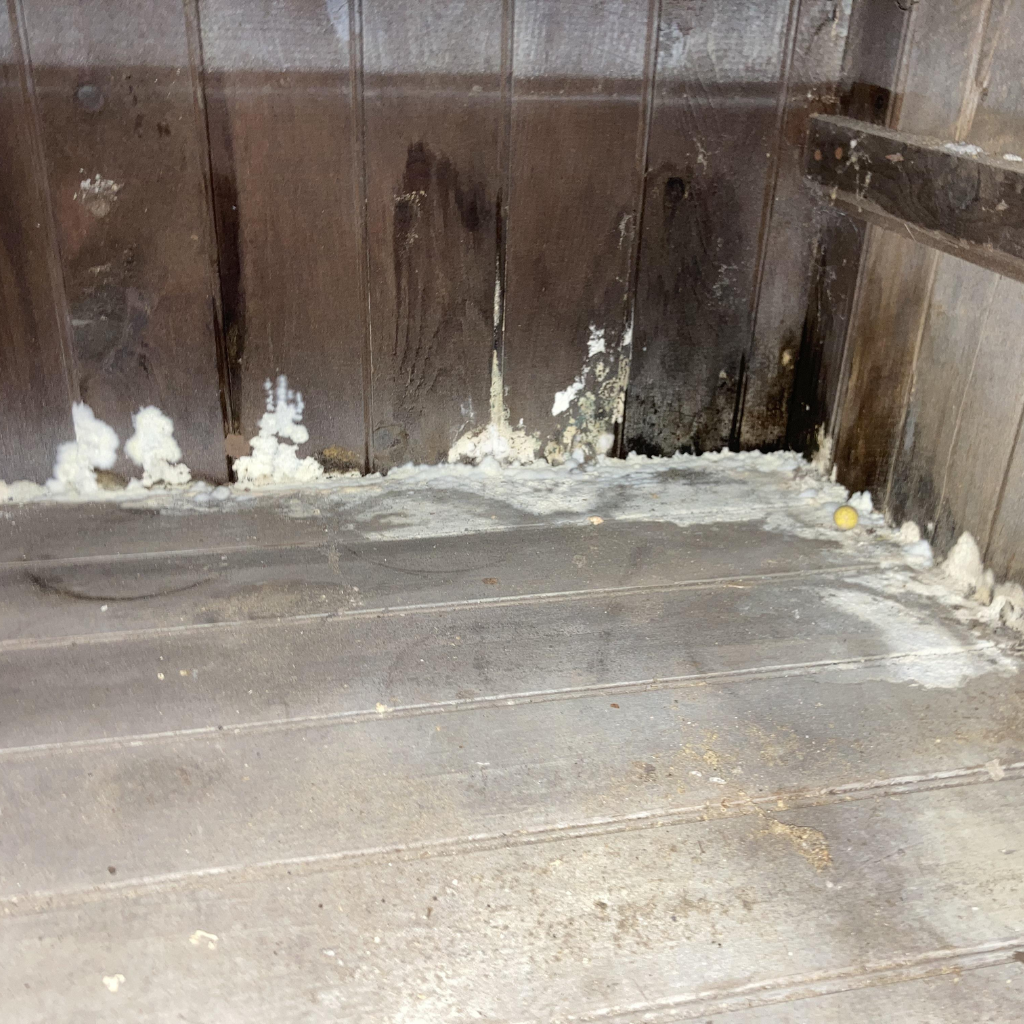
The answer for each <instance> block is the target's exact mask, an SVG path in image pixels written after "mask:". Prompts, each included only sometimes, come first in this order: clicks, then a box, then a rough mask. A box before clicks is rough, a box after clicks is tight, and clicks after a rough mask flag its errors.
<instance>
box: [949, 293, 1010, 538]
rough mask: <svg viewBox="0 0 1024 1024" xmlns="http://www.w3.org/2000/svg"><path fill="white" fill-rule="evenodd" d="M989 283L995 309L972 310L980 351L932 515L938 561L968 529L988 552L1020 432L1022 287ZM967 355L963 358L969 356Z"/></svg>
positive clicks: (976, 353) (975, 357)
mask: <svg viewBox="0 0 1024 1024" xmlns="http://www.w3.org/2000/svg"><path fill="white" fill-rule="evenodd" d="M988 277H989V279H990V281H991V285H992V301H991V304H990V305H989V306H988V308H985V307H984V306H983V307H981V308H980V309H974V310H972V311H971V316H970V320H971V322H972V323H973V325H974V336H973V341H974V345H975V349H974V353H973V359H972V361H971V366H970V375H969V377H968V378H967V381H966V384H965V386H964V389H963V392H962V394H961V396H960V402H959V407H958V409H957V422H956V432H955V434H954V436H953V440H952V443H951V446H950V451H949V460H948V463H947V466H946V472H945V474H944V477H943V489H942V493H941V495H940V498H939V503H938V506H937V511H936V515H935V533H934V537H933V539H932V543H933V545H934V547H935V548H936V550H937V551H938V552H939V553H940V554H944V553H945V552H946V551H948V550H949V549H950V548H951V547H952V546H953V544H954V543H955V541H956V539H957V537H959V535H960V534H961V533H962V532H963V531H965V530H967V531H969V532H970V533H971V534H973V535H974V537H975V539H976V540H977V541H978V544H979V546H980V547H981V549H982V550H983V551H984V550H985V548H986V547H987V546H988V542H989V536H990V534H991V530H992V522H993V519H994V517H995V514H996V506H997V502H998V499H999V492H1000V488H1001V486H1002V481H1003V478H1004V475H1005V473H1006V471H1007V467H1008V464H1009V462H1010V455H1011V452H1012V450H1013V444H1014V435H1015V432H1016V425H1017V423H1018V422H1019V421H1020V418H1021V414H1022V412H1024V346H1022V345H1021V344H1020V326H1021V321H1022V317H1024V284H1021V283H1020V282H1019V281H1011V280H1010V279H1008V278H1005V277H1004V278H999V277H996V276H995V275H993V274H989V275H988ZM965 349H966V350H965V352H964V355H966V354H967V352H970V351H971V350H970V348H969V347H965ZM1018 536H1020V534H1018Z"/></svg>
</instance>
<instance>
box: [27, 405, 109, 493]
mask: <svg viewBox="0 0 1024 1024" xmlns="http://www.w3.org/2000/svg"><path fill="white" fill-rule="evenodd" d="M71 422H72V423H73V424H74V428H75V439H74V441H65V442H64V443H63V444H62V445H60V446H59V447H58V448H57V461H56V462H55V463H54V466H53V476H52V477H51V478H50V479H49V480H47V481H46V489H47V490H48V491H50V492H52V493H54V494H67V493H75V494H92V493H93V492H95V491H97V490H99V484H97V482H96V470H97V469H110V467H111V466H113V465H114V463H115V461H117V449H118V448H119V447H120V444H121V441H120V439H119V438H118V436H117V432H116V431H115V430H114V428H113V427H112V426H110V425H109V424H107V423H104V422H103V420H100V419H97V418H96V414H95V413H94V412H93V411H92V409H90V408H89V406H87V405H86V404H85V403H84V402H75V404H74V405H73V406H72V407H71Z"/></svg>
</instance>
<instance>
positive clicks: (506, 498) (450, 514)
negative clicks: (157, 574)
mask: <svg viewBox="0 0 1024 1024" xmlns="http://www.w3.org/2000/svg"><path fill="white" fill-rule="evenodd" d="M495 384H496V387H495V389H494V390H495V391H496V392H498V394H497V396H495V395H492V403H493V406H494V408H492V422H491V423H490V424H489V425H488V427H486V428H484V430H483V431H482V432H479V433H478V434H477V436H476V439H475V441H474V442H473V444H472V445H470V444H469V443H468V442H467V439H466V438H463V440H462V442H460V445H461V448H459V451H460V452H461V453H462V454H463V455H472V457H473V461H475V462H476V464H472V463H471V462H468V461H467V462H463V461H453V462H449V463H445V464H441V465H434V466H418V465H413V464H408V465H405V466H401V467H398V468H396V469H393V470H391V472H390V473H389V474H388V475H387V476H386V477H382V476H381V475H379V474H371V475H368V476H365V477H361V476H359V475H358V474H355V473H348V474H333V475H330V476H327V475H325V474H324V472H323V470H322V468H321V467H320V465H319V464H318V463H317V462H315V460H313V459H311V458H305V459H300V458H299V457H298V455H297V454H296V449H297V446H298V445H299V444H301V443H303V442H304V441H305V440H307V439H308V433H307V431H306V428H305V427H304V426H302V424H301V416H302V398H301V395H298V394H297V393H295V392H294V391H291V390H290V389H289V388H288V386H287V381H286V380H285V379H284V378H279V379H278V382H277V387H276V389H272V388H270V386H269V382H268V409H267V412H266V413H265V414H264V416H263V418H262V420H261V421H260V434H259V435H258V436H257V437H256V438H254V439H253V454H252V455H251V456H246V457H243V458H240V459H238V460H236V462H235V467H236V471H238V475H239V478H240V482H239V483H238V484H235V485H233V486H231V487H226V486H220V487H213V486H211V485H210V484H207V483H204V482H202V481H194V482H192V483H189V484H187V485H185V486H176V487H168V488H161V489H158V490H154V491H148V490H145V489H144V488H143V487H141V486H136V487H131V486H130V487H129V488H128V489H126V490H122V491H113V492H112V491H100V490H98V489H97V488H96V481H95V468H103V467H105V466H110V465H112V464H113V460H114V457H115V455H116V451H117V437H116V434H114V432H113V430H112V429H111V428H110V427H108V426H107V425H106V424H104V423H102V422H101V421H99V420H97V419H96V418H95V417H94V416H93V415H92V412H91V410H89V409H88V407H86V406H80V407H76V410H77V411H76V436H77V440H76V441H75V442H73V443H69V444H68V445H62V446H61V451H60V454H59V457H58V468H57V469H56V470H55V478H58V479H59V480H60V481H62V482H61V484H60V486H57V485H55V484H54V483H53V482H52V481H51V484H50V485H48V488H45V489H44V488H41V487H38V486H37V485H35V484H14V485H4V484H0V500H6V501H7V502H11V503H14V502H22V503H26V502H32V501H39V500H57V501H82V500H93V501H97V500H106V501H117V502H120V503H122V504H124V505H126V506H131V507H145V508H150V509H156V510H158V511H160V512H162V513H164V514H189V513H195V512H200V511H205V512H207V513H209V512H213V511H215V510H221V511H223V512H229V511H230V510H231V509H232V508H236V507H237V506H238V504H239V503H248V502H253V501H269V502H273V503H274V504H275V507H277V508H278V509H279V510H280V512H281V513H282V514H283V515H286V516H289V517H292V518H308V517H312V516H319V515H321V514H322V513H324V512H331V511H335V510H339V509H342V508H343V509H344V510H345V512H346V514H347V515H348V516H349V517H350V519H351V521H352V522H353V525H358V524H359V516H360V514H361V513H360V510H361V509H362V508H364V507H365V509H366V519H367V522H366V525H365V528H362V530H361V533H362V535H363V536H364V537H365V538H367V539H389V540H398V539H412V538H417V537H429V536H451V535H458V534H461V533H470V532H487V531H491V530H495V529H504V528H507V525H506V524H503V520H506V521H507V518H508V515H509V514H510V513H514V514H515V515H517V516H519V517H520V518H521V519H522V521H523V522H538V523H539V522H543V523H545V524H547V525H559V524H584V523H595V522H596V523H600V522H602V521H608V520H619V521H623V520H647V521H660V522H669V523H675V524H677V525H679V526H689V525H695V524H699V523H713V522H740V521H760V522H761V524H762V526H763V528H764V529H767V530H772V531H779V532H784V533H788V534H790V535H794V536H797V537H803V538H806V539H808V540H817V541H821V540H828V541H831V542H833V543H835V544H837V545H840V546H841V547H843V548H844V549H846V550H847V551H852V552H854V553H856V554H857V555H858V556H859V557H861V558H862V559H863V561H864V562H865V563H866V564H870V565H872V566H874V567H876V568H874V569H872V570H871V571H870V572H865V574H864V575H863V577H858V578H857V583H858V585H859V586H861V587H862V588H863V589H864V592H865V594H866V595H867V596H866V597H865V598H864V599H863V600H862V599H857V600H851V602H850V604H849V606H848V608H847V610H848V611H849V612H850V613H851V614H852V615H855V616H857V617H861V618H865V619H870V620H871V621H873V622H875V623H876V624H878V625H880V626H885V627H886V628H892V629H897V630H898V629H900V628H904V627H908V626H913V627H914V628H917V626H915V625H914V624H915V623H918V625H920V623H919V620H917V619H915V617H914V616H915V615H916V613H914V612H911V611H908V610H907V609H906V608H905V607H904V599H905V598H906V599H912V598H915V597H917V598H920V597H925V598H927V599H929V600H938V601H940V602H941V603H943V604H944V605H946V606H947V607H949V608H951V609H953V612H954V614H955V615H956V617H957V618H959V619H961V620H963V621H970V622H975V623H981V624H988V625H1004V626H1012V627H1013V628H1015V629H1017V630H1021V631H1024V590H1022V588H1021V587H1020V586H1018V585H1017V584H1005V583H1004V584H998V585H997V584H996V582H995V580H994V579H993V576H992V573H991V572H990V571H989V570H986V569H985V567H984V566H983V565H982V564H981V557H980V554H979V553H978V551H977V545H976V544H975V543H974V540H973V538H971V537H970V535H969V534H965V535H964V536H963V537H961V539H960V540H959V541H958V543H957V545H956V546H955V547H954V549H953V550H952V552H951V553H950V555H949V557H948V558H947V559H946V561H945V562H943V563H942V564H941V565H939V566H936V567H933V553H932V550H931V546H930V545H929V543H928V541H927V540H924V539H922V537H921V531H920V530H919V529H918V527H917V526H916V525H915V524H913V523H904V524H903V525H902V526H901V527H900V528H899V529H894V528H891V527H889V526H888V525H886V523H885V520H884V518H883V517H882V515H881V514H879V513H878V512H876V511H875V510H874V508H873V504H872V500H871V496H870V494H868V493H867V492H864V493H858V494H854V495H850V493H849V492H848V491H847V490H846V488H844V487H843V486H842V485H841V484H838V483H836V482H835V481H834V480H833V479H832V478H831V474H830V472H829V471H828V467H827V466H826V465H825V464H824V463H823V461H816V462H808V461H807V460H806V459H804V458H803V457H802V456H800V455H798V454H796V453H794V452H772V453H769V454H763V453H761V452H730V451H726V450H723V451H720V452H707V453H705V454H703V455H700V456H694V455H684V454H677V455H674V456H672V457H671V458H649V457H647V456H640V455H636V454H630V455H629V456H628V457H627V458H625V459H612V458H608V457H605V456H597V457H595V458H589V459H588V458H586V457H585V456H584V454H583V452H582V451H576V452H575V453H574V455H573V456H572V457H570V458H568V459H566V460H565V461H564V462H559V463H558V464H557V465H553V464H551V463H550V462H547V461H545V460H543V459H535V460H530V461H526V460H527V458H528V453H529V452H530V451H531V450H532V449H531V447H530V446H531V444H533V443H534V441H533V439H530V438H526V435H521V432H518V431H511V430H510V429H509V427H508V419H507V411H506V410H505V409H504V403H503V401H502V399H501V396H500V391H501V379H500V374H496V375H495ZM495 413H497V417H496V418H495V417H494V414H495ZM160 415H161V416H162V414H160ZM152 420H153V424H156V422H157V418H156V416H155V415H154V416H153V417H152ZM169 423H170V421H169V420H167V421H166V422H164V421H163V420H161V421H160V425H161V430H163V431H166V430H167V427H168V425H169ZM136 426H137V428H138V423H137V424H136ZM137 432H138V429H137ZM520 435H521V436H520ZM163 437H164V442H166V441H167V436H166V433H165V434H164V435H163ZM171 440H172V441H173V439H171ZM519 442H523V444H522V446H519ZM133 447H134V446H133ZM169 453H170V448H169V446H168V447H167V448H166V450H165V454H169ZM496 453H500V457H499V455H498V454H496ZM457 454H458V453H457V452H456V450H455V449H453V455H457ZM477 458H479V461H476V459H477ZM168 462H170V459H168ZM170 464H171V466H172V467H173V465H174V464H173V463H170ZM182 469H184V467H182ZM72 482H74V486H72ZM845 503H851V504H853V505H854V506H855V507H856V508H857V510H858V513H859V516H860V521H859V524H858V525H857V526H856V527H854V528H853V529H852V530H849V531H846V532H842V531H839V530H837V529H836V527H835V526H834V524H833V522H832V514H833V513H834V512H835V510H836V508H838V507H839V506H840V505H842V504H845ZM495 509H504V510H505V512H504V514H503V515H502V516H498V515H495V514H493V513H494V510H495ZM378 524H382V525H378ZM596 528H599V527H596ZM872 595H884V600H883V599H882V598H881V597H877V598H876V597H874V596H872ZM924 639H925V640H927V642H928V643H929V644H931V645H932V646H934V645H935V643H939V641H938V640H936V638H935V637H932V638H931V639H928V638H924ZM933 641H934V643H933ZM939 646H941V644H939ZM957 671H959V670H957ZM971 674H972V673H971V672H967V674H966V677H970V675H971ZM973 674H976V673H973ZM934 685H950V683H949V682H936V683H935V684H934Z"/></svg>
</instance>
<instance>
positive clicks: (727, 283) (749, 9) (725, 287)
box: [626, 0, 790, 455]
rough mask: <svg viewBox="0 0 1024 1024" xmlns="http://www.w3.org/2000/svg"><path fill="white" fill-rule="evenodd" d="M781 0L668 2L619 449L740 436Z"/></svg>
mask: <svg viewBox="0 0 1024 1024" xmlns="http://www.w3.org/2000/svg"><path fill="white" fill-rule="evenodd" d="M789 15H790V3H789V0H767V2H765V0H749V2H743V3H734V4H728V5H723V4H717V3H705V2H700V0H665V3H664V5H663V8H662V18H661V26H660V41H659V48H658V62H657V67H658V75H657V81H656V84H655V107H654V120H653V124H652V129H651V140H650V148H649V155H648V166H649V172H648V178H647V194H646V200H645V216H644V225H643V236H642V238H641V248H640V269H639V276H638V286H637V300H636V302H637V312H636V329H635V334H634V353H633V368H632V372H631V376H630V386H629V396H628V400H627V409H626V441H627V447H628V448H630V449H634V450H636V451H640V452H645V453H649V454H658V455H661V454H671V453H673V452H675V451H678V450H680V449H683V450H687V451H695V452H700V451H706V450H709V449H714V448H720V447H722V446H723V445H726V444H728V443H730V442H731V443H733V444H738V441H739V434H738V422H739V408H740V404H741V401H742V388H743V382H744V378H745V377H746V374H747V366H746V357H747V351H748V348H749V344H750V338H751V316H752V309H751V305H752V297H753V291H754V286H755V273H756V265H757V253H758V240H759V232H760V229H761V224H762V214H763V205H764V195H765V187H766V184H767V175H768V170H769V164H770V160H771V157H770V155H769V154H770V152H771V150H772V147H773V145H774V141H775V126H776V124H777V119H778V109H779V108H778V104H779V97H780V88H781V81H780V76H781V73H782V65H783V53H784V41H785V38H786V28H787V24H788V23H789V20H788V19H789Z"/></svg>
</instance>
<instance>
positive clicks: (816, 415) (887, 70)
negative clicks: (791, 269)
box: [753, 0, 909, 454]
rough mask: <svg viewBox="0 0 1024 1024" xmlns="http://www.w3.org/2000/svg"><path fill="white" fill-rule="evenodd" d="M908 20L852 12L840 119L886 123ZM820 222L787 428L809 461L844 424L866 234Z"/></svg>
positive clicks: (865, 3) (863, 6)
mask: <svg viewBox="0 0 1024 1024" xmlns="http://www.w3.org/2000/svg"><path fill="white" fill-rule="evenodd" d="M908 19H909V8H908V9H907V10H904V9H903V8H902V7H900V6H899V5H897V4H893V3H891V2H890V0H858V2H857V3H855V4H854V5H853V10H852V11H851V13H850V20H849V26H848V29H847V36H846V49H845V51H844V53H843V63H842V69H841V71H840V80H839V86H838V90H837V91H838V102H839V109H840V112H842V113H844V114H846V115H847V116H849V117H855V118H858V119H859V120H862V121H869V122H871V123H872V124H884V123H886V122H887V120H888V119H889V117H890V116H891V113H892V109H893V96H894V90H895V86H896V78H897V73H898V71H899V63H900V53H901V49H902V45H903V39H904V36H905V33H906V29H907V22H908ZM800 152H801V153H802V152H803V149H802V148H801V150H800ZM819 218H820V221H819V232H818V235H817V238H816V239H815V242H814V246H813V259H812V262H811V271H810V275H809V278H810V279H809V281H808V282H807V286H806V287H807V291H806V297H807V307H806V314H805V316H804V321H803V325H802V329H801V333H800V350H799V354H798V356H797V362H796V369H795V371H794V380H793V388H792V392H791V395H790V405H789V416H788V418H787V424H786V444H787V446H788V447H790V448H793V449H795V450H797V451H802V452H806V453H808V454H811V453H813V452H815V451H817V449H818V445H819V439H820V438H823V437H825V436H827V435H829V434H830V433H831V432H832V431H833V424H834V423H835V422H836V421H837V420H838V417H839V412H840V409H841V405H842V396H843V393H844V390H845V387H846V383H847V377H846V374H847V371H848V366H847V360H846V354H847V344H846V342H847V337H848V334H849V330H850V325H851V316H852V312H853V308H854V299H855V296H856V291H857V282H858V281H859V279H860V267H861V255H862V252H863V246H864V234H865V228H864V225H863V224H862V223H860V222H858V221H855V220H852V219H851V218H849V217H846V216H844V215H842V214H840V213H836V212H829V211H828V210H819ZM753 384H756V378H755V380H754V382H753Z"/></svg>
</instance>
